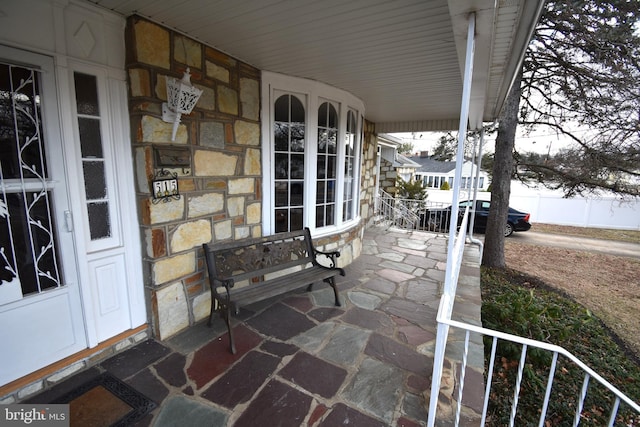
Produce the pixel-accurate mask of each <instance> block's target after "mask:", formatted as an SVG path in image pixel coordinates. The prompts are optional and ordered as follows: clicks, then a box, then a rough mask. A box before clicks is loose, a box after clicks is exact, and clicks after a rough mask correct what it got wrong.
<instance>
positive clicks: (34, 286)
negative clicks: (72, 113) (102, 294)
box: [0, 64, 62, 304]
mask: <svg viewBox="0 0 640 427" xmlns="http://www.w3.org/2000/svg"><path fill="white" fill-rule="evenodd" d="M38 80H39V74H38V72H37V71H36V70H32V69H29V68H24V67H20V66H13V65H7V64H0V180H1V181H2V192H1V193H0V286H1V287H5V289H8V288H9V287H16V290H17V293H13V294H12V295H13V297H12V299H11V300H15V299H19V298H21V296H24V295H28V294H33V293H38V292H42V291H44V290H46V289H50V288H56V287H59V286H62V283H61V274H60V267H59V261H58V260H59V258H58V253H57V243H56V242H57V240H56V234H55V227H54V225H55V224H54V223H53V220H52V194H51V192H52V191H53V187H54V183H53V182H52V181H51V180H50V179H49V177H48V174H47V166H46V155H45V149H44V147H45V143H44V141H43V132H42V120H41V111H40V106H41V103H42V99H41V94H40V85H39V83H38ZM18 288H19V289H18ZM2 294H5V295H7V293H5V292H2ZM6 302H10V301H8V300H3V301H0V304H2V303H6Z"/></svg>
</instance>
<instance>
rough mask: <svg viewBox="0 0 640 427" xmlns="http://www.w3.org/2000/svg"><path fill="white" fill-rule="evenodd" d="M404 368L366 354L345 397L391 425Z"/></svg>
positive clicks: (399, 393) (399, 394)
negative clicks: (368, 356) (367, 356)
mask: <svg viewBox="0 0 640 427" xmlns="http://www.w3.org/2000/svg"><path fill="white" fill-rule="evenodd" d="M402 382H403V372H402V371H401V370H400V369H399V368H397V367H395V366H393V365H390V364H388V363H383V362H381V361H379V360H375V359H371V358H367V359H365V360H364V361H363V362H362V364H360V367H359V369H358V372H357V373H356V375H355V377H354V378H353V381H352V382H351V384H350V385H349V387H347V389H346V391H345V398H346V399H347V400H349V402H351V403H353V404H354V405H355V406H356V407H357V408H359V409H361V410H362V411H364V412H365V413H368V414H371V415H375V416H376V417H378V418H380V419H382V420H383V421H385V422H386V423H388V425H391V420H392V417H393V412H394V411H395V408H396V405H397V403H398V399H399V398H400V396H401V392H400V389H401V388H402Z"/></svg>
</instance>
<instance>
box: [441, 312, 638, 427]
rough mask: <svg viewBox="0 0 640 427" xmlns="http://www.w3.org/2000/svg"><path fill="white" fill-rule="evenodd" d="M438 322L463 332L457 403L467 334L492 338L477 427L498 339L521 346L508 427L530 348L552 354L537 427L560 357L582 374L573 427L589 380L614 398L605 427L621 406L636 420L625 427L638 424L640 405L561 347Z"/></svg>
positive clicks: (542, 421)
mask: <svg viewBox="0 0 640 427" xmlns="http://www.w3.org/2000/svg"><path fill="white" fill-rule="evenodd" d="M437 321H438V323H439V324H445V325H447V326H448V327H453V328H458V329H462V330H464V331H465V345H464V348H463V356H462V364H463V366H462V368H461V378H460V381H459V382H460V386H459V389H458V394H459V397H458V402H461V401H462V393H463V389H464V373H465V368H466V361H467V355H468V351H469V335H470V333H476V334H480V335H482V336H490V337H493V340H492V345H491V357H490V362H489V366H488V368H489V370H488V372H487V379H488V381H487V384H486V385H485V394H484V405H483V410H482V420H481V422H480V425H485V422H486V420H487V409H488V404H489V396H490V394H491V386H492V381H491V378H492V377H493V368H494V365H495V357H496V349H497V343H498V340H499V339H500V340H504V341H509V342H511V343H517V344H520V345H521V346H522V351H521V353H520V362H519V364H518V371H517V376H516V383H515V387H514V394H513V399H512V406H511V413H510V417H509V426H513V425H514V424H515V417H516V412H517V408H518V400H519V396H520V393H521V392H522V377H523V372H524V368H525V359H526V356H527V349H528V348H529V347H533V348H538V349H541V350H545V351H547V352H549V353H551V354H552V360H551V365H550V368H549V375H548V378H547V382H546V389H545V396H544V400H543V401H542V402H541V410H540V418H539V420H538V426H539V427H543V426H545V425H546V424H545V423H546V421H547V419H546V417H547V409H548V405H549V398H550V396H551V390H552V386H553V381H554V376H555V372H556V367H557V366H558V357H559V356H563V357H565V358H566V359H567V360H568V361H570V362H571V363H573V364H575V365H576V366H577V367H578V368H579V369H581V370H582V371H583V372H584V379H583V385H582V390H581V392H580V394H579V395H578V396H576V402H575V408H576V411H575V416H574V419H573V423H572V425H573V426H577V425H578V424H579V423H580V420H581V414H582V411H583V409H584V402H585V399H586V397H587V390H588V386H589V382H590V380H591V379H594V380H596V381H597V382H598V383H600V384H601V385H602V386H604V387H605V388H606V389H607V390H608V391H609V392H610V393H611V394H612V395H613V396H615V399H614V403H613V404H612V406H611V408H610V409H611V410H610V412H609V417H608V419H609V422H608V424H607V425H608V426H613V425H614V423H615V421H616V417H617V415H618V412H619V409H620V403H624V404H626V405H628V407H629V408H630V409H631V410H633V411H635V413H636V417H635V418H634V419H635V421H631V424H628V425H631V426H634V425H638V424H634V423H638V422H640V405H638V404H637V403H635V402H634V401H633V400H631V399H630V398H629V397H627V396H626V395H625V394H624V393H622V392H621V391H620V390H619V389H617V388H616V387H615V386H614V385H612V384H611V383H610V382H609V381H607V380H606V379H604V378H603V377H602V376H600V375H599V374H598V373H597V372H595V371H594V370H593V369H591V368H590V367H589V366H587V365H586V364H585V363H583V362H582V361H581V360H580V359H578V358H577V357H576V356H574V355H573V354H571V353H570V352H569V351H567V350H565V349H564V348H562V347H560V346H557V345H553V344H548V343H545V342H541V341H536V340H532V339H528V338H523V337H519V336H516V335H511V334H506V333H504V332H499V331H494V330H491V329H486V328H482V327H479V326H474V325H469V324H466V323H463V322H458V321H455V320H451V319H450V318H449V319H447V318H446V317H443V316H441V313H438V317H437ZM566 397H567V398H569V396H566ZM461 407H462V405H458V406H457V410H456V423H455V425H456V426H457V425H458V423H459V419H460V411H461Z"/></svg>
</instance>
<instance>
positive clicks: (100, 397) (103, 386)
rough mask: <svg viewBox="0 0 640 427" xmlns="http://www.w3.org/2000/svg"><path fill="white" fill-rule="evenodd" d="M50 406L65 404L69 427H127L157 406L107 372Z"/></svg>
mask: <svg viewBox="0 0 640 427" xmlns="http://www.w3.org/2000/svg"><path fill="white" fill-rule="evenodd" d="M51 403H68V404H69V419H70V423H71V426H72V427H73V426H83V427H84V426H87V427H116V426H129V425H131V424H132V423H134V422H136V421H138V420H139V419H141V418H142V417H144V416H145V415H146V414H148V413H149V412H151V411H152V410H153V409H154V408H155V407H156V403H155V402H153V401H152V400H151V399H149V398H148V397H146V396H145V395H143V394H141V393H139V392H138V391H136V390H135V389H134V388H132V387H131V386H129V385H127V384H125V383H123V382H122V381H120V380H119V379H117V378H115V377H114V376H113V375H111V374H109V373H106V372H105V373H103V374H100V375H99V376H97V377H95V378H93V379H92V380H90V381H88V382H86V383H84V384H82V385H81V386H79V387H77V388H76V389H74V390H72V391H70V392H69V393H67V394H65V395H64V396H62V397H60V398H58V399H56V400H55V401H54V402H51Z"/></svg>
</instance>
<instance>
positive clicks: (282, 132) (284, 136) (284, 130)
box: [273, 122, 289, 151]
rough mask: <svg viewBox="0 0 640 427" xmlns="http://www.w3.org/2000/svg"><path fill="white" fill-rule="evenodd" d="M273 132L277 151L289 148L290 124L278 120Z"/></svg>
mask: <svg viewBox="0 0 640 427" xmlns="http://www.w3.org/2000/svg"><path fill="white" fill-rule="evenodd" d="M273 132H274V140H275V147H276V151H287V150H288V149H289V125H288V124H287V123H279V122H276V123H275V124H274V131H273Z"/></svg>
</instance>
